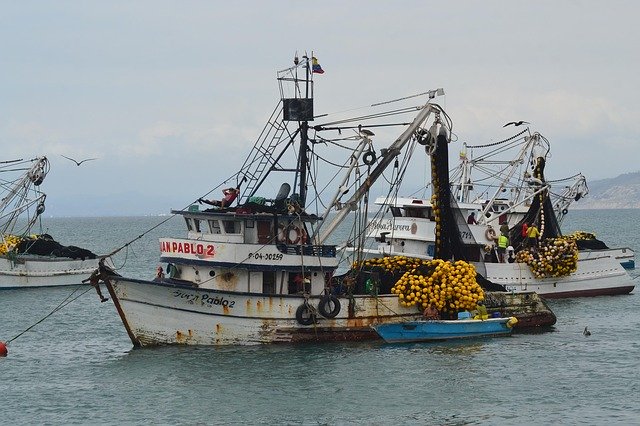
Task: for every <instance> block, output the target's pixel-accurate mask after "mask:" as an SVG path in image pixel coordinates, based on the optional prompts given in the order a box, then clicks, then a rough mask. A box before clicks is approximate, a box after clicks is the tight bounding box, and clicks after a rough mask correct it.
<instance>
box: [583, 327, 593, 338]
mask: <svg viewBox="0 0 640 426" xmlns="http://www.w3.org/2000/svg"><path fill="white" fill-rule="evenodd" d="M582 334H584V335H585V336H591V332H590V331H589V330H587V327H585V328H584V331H583V332H582Z"/></svg>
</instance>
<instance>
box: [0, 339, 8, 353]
mask: <svg viewBox="0 0 640 426" xmlns="http://www.w3.org/2000/svg"><path fill="white" fill-rule="evenodd" d="M0 356H7V345H6V344H5V343H4V342H0Z"/></svg>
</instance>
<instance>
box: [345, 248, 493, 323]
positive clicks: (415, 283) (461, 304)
mask: <svg viewBox="0 0 640 426" xmlns="http://www.w3.org/2000/svg"><path fill="white" fill-rule="evenodd" d="M359 266H362V267H363V268H365V269H367V270H376V269H378V270H380V271H381V272H386V273H391V274H393V275H396V276H397V275H400V274H402V275H401V276H400V278H399V279H398V280H397V281H396V283H395V284H394V286H393V287H392V289H391V292H392V293H394V294H397V295H398V298H399V299H400V303H401V304H402V305H403V306H407V307H410V306H416V307H418V308H420V309H424V308H426V307H427V306H429V305H430V304H431V305H433V306H434V307H435V308H436V309H438V310H439V311H449V312H457V311H463V310H469V311H471V310H474V309H475V308H476V305H477V303H478V302H479V301H482V300H484V292H483V290H482V288H481V287H480V285H479V284H478V283H477V282H476V269H475V268H474V266H473V265H471V264H469V263H467V262H464V261H462V260H458V261H455V262H448V261H444V260H441V259H436V260H424V259H417V258H414V257H407V256H390V257H381V258H374V259H368V260H365V261H364V262H362V264H361V265H360V264H358V263H355V264H354V267H356V268H357V267H359Z"/></svg>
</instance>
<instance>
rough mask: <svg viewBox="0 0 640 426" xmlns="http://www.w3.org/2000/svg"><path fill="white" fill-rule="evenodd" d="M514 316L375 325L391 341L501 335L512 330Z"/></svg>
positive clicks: (387, 340)
mask: <svg viewBox="0 0 640 426" xmlns="http://www.w3.org/2000/svg"><path fill="white" fill-rule="evenodd" d="M510 320H511V318H489V319H486V320H474V319H463V320H432V321H410V322H403V323H398V324H380V325H376V326H373V328H374V329H375V330H376V332H377V333H378V334H379V335H380V337H382V339H384V341H385V342H387V343H404V342H429V341H436V340H452V339H469V338H477V337H489V336H500V335H507V334H509V333H511V331H512V328H511V327H510V326H509V324H508V323H509V321H510Z"/></svg>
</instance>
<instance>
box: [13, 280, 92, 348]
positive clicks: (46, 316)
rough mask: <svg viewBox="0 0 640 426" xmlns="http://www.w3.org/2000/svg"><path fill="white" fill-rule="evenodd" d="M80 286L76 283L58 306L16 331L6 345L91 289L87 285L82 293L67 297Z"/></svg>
mask: <svg viewBox="0 0 640 426" xmlns="http://www.w3.org/2000/svg"><path fill="white" fill-rule="evenodd" d="M81 287H82V286H80V285H78V286H77V287H76V289H75V290H73V291H72V292H71V294H69V295H68V296H67V297H65V298H64V300H63V301H62V302H60V303H59V304H58V306H56V307H55V308H53V310H52V311H51V312H49V313H48V314H47V315H45V316H44V317H42V318H41V319H40V320H39V321H36V322H35V323H34V324H32V325H30V326H29V327H27V328H26V329H25V330H24V331H22V332H20V333H18V334H17V335H16V336H14V337H12V338H11V339H9V340H7V341H6V342H5V343H6V344H7V345H8V344H9V343H11V342H13V341H14V340H16V339H17V338H18V337H20V336H22V335H23V334H24V333H26V332H27V331H29V330H31V329H32V328H34V327H35V326H36V325H38V324H40V323H41V322H43V321H44V320H46V319H47V318H49V317H50V316H51V315H53V314H55V313H56V312H58V311H59V310H61V309H62V308H64V307H65V306H67V305H68V304H69V303H71V302H73V301H75V300H76V299H78V298H79V297H81V296H83V295H85V294H86V293H87V292H88V291H89V290H91V287H89V288H88V289H86V290H85V291H83V292H82V293H80V294H79V295H77V296H76V297H74V298H73V299H71V300H69V298H70V297H71V296H73V294H74V293H75V292H76V291H78V290H79V289H80V288H81Z"/></svg>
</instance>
